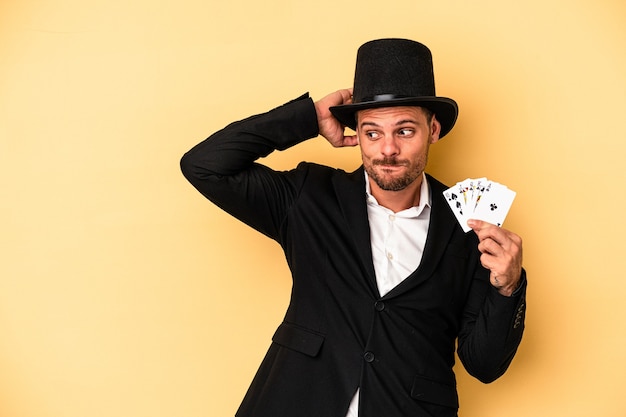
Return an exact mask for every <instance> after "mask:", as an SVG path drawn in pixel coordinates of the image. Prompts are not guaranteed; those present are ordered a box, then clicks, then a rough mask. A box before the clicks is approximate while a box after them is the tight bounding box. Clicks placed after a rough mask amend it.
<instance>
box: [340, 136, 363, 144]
mask: <svg viewBox="0 0 626 417" xmlns="http://www.w3.org/2000/svg"><path fill="white" fill-rule="evenodd" d="M358 144H359V140H358V138H357V137H356V135H350V136H344V137H343V145H344V146H356V145H358Z"/></svg>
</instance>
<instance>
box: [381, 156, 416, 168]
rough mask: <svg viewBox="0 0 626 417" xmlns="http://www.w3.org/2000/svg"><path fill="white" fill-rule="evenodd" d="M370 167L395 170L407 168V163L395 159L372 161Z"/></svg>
mask: <svg viewBox="0 0 626 417" xmlns="http://www.w3.org/2000/svg"><path fill="white" fill-rule="evenodd" d="M372 165H374V166H381V167H383V168H395V167H406V166H409V161H406V160H398V159H395V158H384V159H375V160H373V161H372Z"/></svg>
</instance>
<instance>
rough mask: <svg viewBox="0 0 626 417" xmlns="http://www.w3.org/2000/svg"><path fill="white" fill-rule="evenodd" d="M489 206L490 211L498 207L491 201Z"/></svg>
mask: <svg viewBox="0 0 626 417" xmlns="http://www.w3.org/2000/svg"><path fill="white" fill-rule="evenodd" d="M489 207H490V208H491V211H494V210H495V209H497V208H498V206H497V205H496V203H491V204H490V205H489Z"/></svg>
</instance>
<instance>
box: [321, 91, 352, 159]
mask: <svg viewBox="0 0 626 417" xmlns="http://www.w3.org/2000/svg"><path fill="white" fill-rule="evenodd" d="M351 102H352V89H351V88H346V89H343V90H338V91H335V92H334V93H330V94H329V95H327V96H326V97H324V98H322V99H320V100H319V101H317V102H315V111H316V112H317V124H318V126H319V131H320V135H322V136H323V137H324V138H325V139H326V140H327V141H328V142H330V144H331V145H333V146H334V147H335V148H341V147H343V146H356V145H357V144H358V143H359V142H358V140H357V137H356V135H346V134H345V126H343V125H342V124H341V123H340V122H339V120H337V119H335V117H334V116H333V115H332V114H331V112H330V110H329V108H330V107H332V106H338V105H341V104H350V103H351Z"/></svg>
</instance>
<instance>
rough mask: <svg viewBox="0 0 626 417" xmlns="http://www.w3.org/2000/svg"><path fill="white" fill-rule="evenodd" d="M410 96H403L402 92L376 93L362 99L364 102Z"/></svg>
mask: <svg viewBox="0 0 626 417" xmlns="http://www.w3.org/2000/svg"><path fill="white" fill-rule="evenodd" d="M408 97H410V96H403V95H400V94H376V95H375V96H371V97H363V99H362V100H361V103H363V102H368V101H389V100H395V99H398V98H408Z"/></svg>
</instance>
